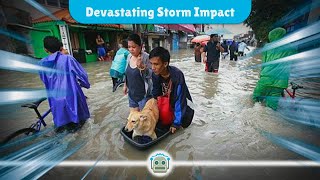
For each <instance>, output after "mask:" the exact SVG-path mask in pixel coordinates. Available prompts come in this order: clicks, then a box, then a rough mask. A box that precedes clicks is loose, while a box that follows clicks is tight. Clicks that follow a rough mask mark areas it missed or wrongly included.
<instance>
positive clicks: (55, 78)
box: [39, 52, 90, 127]
mask: <svg viewBox="0 0 320 180" xmlns="http://www.w3.org/2000/svg"><path fill="white" fill-rule="evenodd" d="M39 64H40V65H41V66H43V67H47V68H52V69H54V70H56V71H40V72H39V74H40V79H41V80H42V82H43V83H44V84H45V87H46V89H47V95H48V100H49V105H50V108H51V112H52V115H53V122H54V124H55V126H56V127H60V126H63V125H66V124H68V123H71V122H73V123H79V122H80V121H82V120H86V119H88V118H89V117H90V113H89V109H88V105H87V102H86V97H85V96H84V94H83V92H82V89H81V87H80V86H82V87H85V88H87V89H89V88H90V83H89V80H88V75H87V72H86V71H85V70H84V68H83V67H82V66H81V65H80V64H79V63H78V62H77V60H76V59H75V58H74V57H72V56H70V55H64V54H61V53H60V52H56V53H54V54H51V55H49V56H48V57H46V58H43V59H41V61H40V62H39ZM79 83H80V84H79Z"/></svg>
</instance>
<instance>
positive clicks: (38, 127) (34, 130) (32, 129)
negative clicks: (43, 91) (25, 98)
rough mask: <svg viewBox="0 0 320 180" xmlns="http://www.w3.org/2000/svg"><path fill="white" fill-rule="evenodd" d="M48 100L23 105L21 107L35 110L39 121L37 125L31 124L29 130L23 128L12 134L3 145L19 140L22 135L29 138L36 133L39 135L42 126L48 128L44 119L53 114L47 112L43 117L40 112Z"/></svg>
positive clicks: (42, 99) (43, 99)
mask: <svg viewBox="0 0 320 180" xmlns="http://www.w3.org/2000/svg"><path fill="white" fill-rule="evenodd" d="M46 99H47V98H41V99H39V100H37V101H34V102H31V103H27V104H23V105H21V107H27V108H30V109H33V110H34V111H35V113H36V114H37V121H36V122H35V123H33V124H31V126H30V127H28V128H23V129H20V130H18V131H16V132H14V133H12V134H10V135H9V136H7V138H6V139H4V140H3V141H2V143H1V144H6V143H8V142H9V141H12V140H13V139H15V138H17V137H18V136H20V135H26V136H28V135H29V134H30V133H32V134H35V133H37V132H39V131H40V130H41V127H42V126H44V127H46V126H47V124H46V122H45V121H44V119H45V118H46V117H47V116H48V114H49V113H50V112H51V110H50V109H49V110H47V111H46V112H45V113H44V114H43V115H41V114H40V112H39V110H38V107H39V105H40V104H41V103H42V102H43V101H45V100H46Z"/></svg>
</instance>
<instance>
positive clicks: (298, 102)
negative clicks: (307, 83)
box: [280, 82, 320, 127]
mask: <svg viewBox="0 0 320 180" xmlns="http://www.w3.org/2000/svg"><path fill="white" fill-rule="evenodd" d="M290 85H291V89H292V92H291V91H290V90H289V88H286V89H284V90H283V93H282V97H283V99H282V100H281V101H280V103H281V106H282V107H283V108H282V109H281V111H280V114H282V115H283V116H284V117H285V118H286V119H289V120H290V121H294V122H297V123H300V124H303V125H307V126H311V127H320V124H318V123H317V121H316V118H315V115H316V114H315V112H314V110H312V109H313V108H314V107H316V104H315V103H313V102H312V101H310V100H309V99H305V98H296V91H297V90H298V89H302V88H303V86H300V85H298V84H296V83H294V82H290ZM285 92H286V93H287V94H288V95H289V97H290V99H287V98H286V96H285Z"/></svg>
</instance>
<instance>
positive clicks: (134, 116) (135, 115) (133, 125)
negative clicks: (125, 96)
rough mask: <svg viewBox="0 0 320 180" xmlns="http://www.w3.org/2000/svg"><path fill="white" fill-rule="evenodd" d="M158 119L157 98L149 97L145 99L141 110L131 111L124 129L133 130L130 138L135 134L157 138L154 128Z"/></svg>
mask: <svg viewBox="0 0 320 180" xmlns="http://www.w3.org/2000/svg"><path fill="white" fill-rule="evenodd" d="M158 119H159V109H158V105H157V100H156V99H154V98H151V99H150V100H148V101H147V103H146V105H145V106H144V108H143V109H142V111H140V112H139V111H131V112H130V114H129V117H128V122H127V125H126V127H125V130H126V131H128V132H130V131H132V130H133V134H132V139H133V138H134V137H135V136H142V135H146V136H149V137H151V138H152V140H154V139H157V135H156V133H155V128H156V125H157V122H158Z"/></svg>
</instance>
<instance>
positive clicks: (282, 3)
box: [244, 0, 306, 43]
mask: <svg viewBox="0 0 320 180" xmlns="http://www.w3.org/2000/svg"><path fill="white" fill-rule="evenodd" d="M305 2H306V1H305V0H252V9H251V13H250V15H249V17H248V18H247V19H246V20H245V22H244V23H245V24H246V25H247V26H250V27H251V28H252V30H253V31H254V33H255V35H256V39H257V40H258V42H259V41H262V43H265V42H267V41H268V33H269V31H270V30H271V29H272V28H274V27H273V26H274V24H275V23H276V22H277V21H278V20H280V19H281V18H282V17H283V16H285V15H286V14H287V13H289V12H290V11H291V10H292V9H293V8H295V7H297V6H298V5H300V4H302V3H305Z"/></svg>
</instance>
